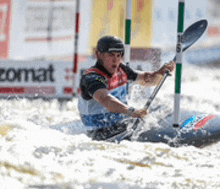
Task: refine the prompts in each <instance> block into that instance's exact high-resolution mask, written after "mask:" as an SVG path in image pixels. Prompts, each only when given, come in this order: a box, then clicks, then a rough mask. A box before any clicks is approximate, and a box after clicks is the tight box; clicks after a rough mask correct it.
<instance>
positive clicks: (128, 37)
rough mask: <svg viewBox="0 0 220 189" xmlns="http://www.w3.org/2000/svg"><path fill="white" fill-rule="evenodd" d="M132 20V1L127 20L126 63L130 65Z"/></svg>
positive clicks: (127, 12)
mask: <svg viewBox="0 0 220 189" xmlns="http://www.w3.org/2000/svg"><path fill="white" fill-rule="evenodd" d="M131 20H132V0H127V5H126V20H125V59H124V60H125V63H126V64H127V65H129V62H130V54H131V45H130V44H131ZM128 93H129V83H127V94H128Z"/></svg>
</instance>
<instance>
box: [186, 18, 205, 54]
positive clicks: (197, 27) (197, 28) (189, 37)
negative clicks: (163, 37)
mask: <svg viewBox="0 0 220 189" xmlns="http://www.w3.org/2000/svg"><path fill="white" fill-rule="evenodd" d="M207 26H208V21H207V20H200V21H198V22H196V23H194V24H192V25H191V26H189V27H188V28H187V29H186V30H185V31H184V34H183V36H184V37H183V51H185V50H186V49H188V48H189V47H190V46H191V45H192V44H193V43H195V42H196V41H197V40H198V39H199V38H200V37H201V36H202V34H203V33H204V32H205V30H206V28H207Z"/></svg>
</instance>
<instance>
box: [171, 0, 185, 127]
mask: <svg viewBox="0 0 220 189" xmlns="http://www.w3.org/2000/svg"><path fill="white" fill-rule="evenodd" d="M184 7H185V1H184V0H179V5H178V24H177V30H178V31H177V46H176V76H175V96H174V123H173V127H176V128H177V127H179V124H180V98H181V95H180V93H181V73H182V50H183V38H182V35H183V26H184Z"/></svg>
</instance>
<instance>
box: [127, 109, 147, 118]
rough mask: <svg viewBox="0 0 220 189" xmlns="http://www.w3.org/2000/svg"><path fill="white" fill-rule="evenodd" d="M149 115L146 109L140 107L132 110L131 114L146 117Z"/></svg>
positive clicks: (136, 116) (134, 116)
mask: <svg viewBox="0 0 220 189" xmlns="http://www.w3.org/2000/svg"><path fill="white" fill-rule="evenodd" d="M146 115H147V110H146V109H144V108H143V109H139V110H135V111H133V112H132V114H131V116H132V117H133V118H144V117H145V116H146Z"/></svg>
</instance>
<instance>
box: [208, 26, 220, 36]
mask: <svg viewBox="0 0 220 189" xmlns="http://www.w3.org/2000/svg"><path fill="white" fill-rule="evenodd" d="M208 35H209V36H210V37H219V36H220V27H217V26H216V27H209V28H208Z"/></svg>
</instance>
